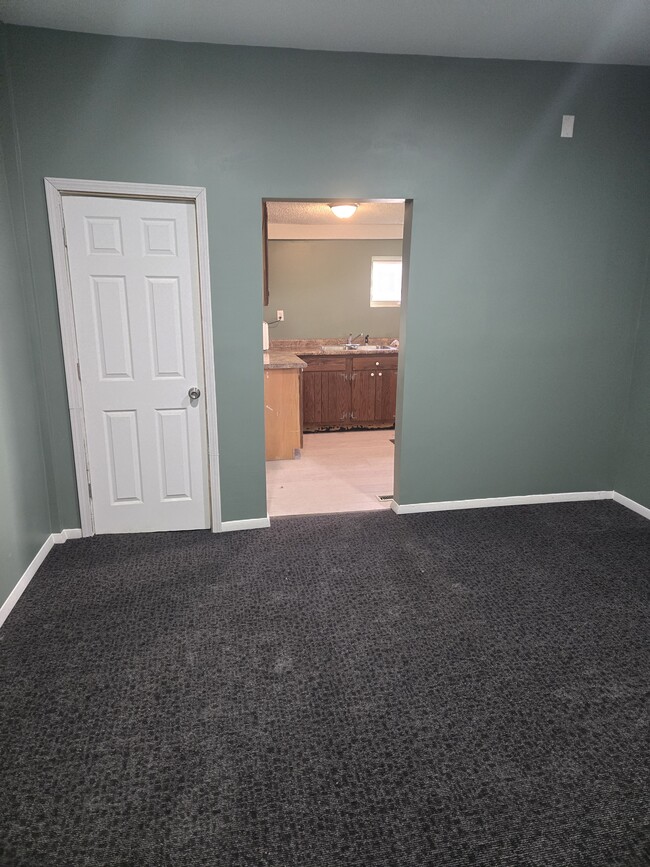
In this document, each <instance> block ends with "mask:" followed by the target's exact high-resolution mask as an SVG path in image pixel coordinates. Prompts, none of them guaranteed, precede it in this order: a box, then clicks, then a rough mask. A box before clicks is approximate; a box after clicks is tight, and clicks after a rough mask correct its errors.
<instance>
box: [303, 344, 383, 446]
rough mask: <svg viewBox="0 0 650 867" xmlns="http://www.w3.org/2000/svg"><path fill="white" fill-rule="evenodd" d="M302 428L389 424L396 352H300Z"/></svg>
mask: <svg viewBox="0 0 650 867" xmlns="http://www.w3.org/2000/svg"><path fill="white" fill-rule="evenodd" d="M301 358H302V360H303V361H305V362H306V363H307V367H306V368H305V369H304V370H303V374H302V381H303V388H302V395H303V402H302V412H303V430H305V431H316V430H331V429H337V430H345V429H350V428H359V427H361V428H364V427H368V428H377V427H392V426H393V425H394V424H395V404H396V394H397V355H396V354H395V353H392V354H391V355H386V354H382V353H377V354H371V353H367V354H364V355H352V354H350V355H341V354H337V355H317V356H314V355H303V356H301Z"/></svg>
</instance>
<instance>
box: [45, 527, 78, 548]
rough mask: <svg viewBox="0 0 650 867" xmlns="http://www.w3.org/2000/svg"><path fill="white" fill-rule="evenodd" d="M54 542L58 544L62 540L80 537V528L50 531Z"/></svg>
mask: <svg viewBox="0 0 650 867" xmlns="http://www.w3.org/2000/svg"><path fill="white" fill-rule="evenodd" d="M52 537H53V538H54V544H55V545H60V544H61V543H62V542H67V541H68V539H81V530H79V529H77V530H61V532H60V533H52Z"/></svg>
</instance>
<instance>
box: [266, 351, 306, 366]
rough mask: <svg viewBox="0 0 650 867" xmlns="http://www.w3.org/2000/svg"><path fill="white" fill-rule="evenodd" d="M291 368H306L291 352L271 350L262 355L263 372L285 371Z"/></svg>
mask: <svg viewBox="0 0 650 867" xmlns="http://www.w3.org/2000/svg"><path fill="white" fill-rule="evenodd" d="M292 367H298V368H300V367H307V362H305V361H301V360H300V359H299V358H298V356H297V355H294V353H293V352H286V351H282V350H277V349H271V350H270V351H269V352H265V353H264V370H287V369H289V368H292Z"/></svg>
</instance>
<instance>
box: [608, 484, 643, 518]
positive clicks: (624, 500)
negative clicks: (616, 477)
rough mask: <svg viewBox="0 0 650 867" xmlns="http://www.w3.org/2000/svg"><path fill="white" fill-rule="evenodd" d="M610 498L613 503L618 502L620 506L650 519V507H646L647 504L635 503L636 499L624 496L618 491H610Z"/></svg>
mask: <svg viewBox="0 0 650 867" xmlns="http://www.w3.org/2000/svg"><path fill="white" fill-rule="evenodd" d="M612 499H613V500H614V502H615V503H620V504H621V506H625V508H626V509H630V510H631V511H632V512H636V513H637V515H641V516H642V517H644V518H647V519H648V520H649V521H650V509H648V508H647V506H642V505H641V503H637V502H636V500H631V499H630V498H629V497H624V496H623V494H619V493H618V491H613V492H612Z"/></svg>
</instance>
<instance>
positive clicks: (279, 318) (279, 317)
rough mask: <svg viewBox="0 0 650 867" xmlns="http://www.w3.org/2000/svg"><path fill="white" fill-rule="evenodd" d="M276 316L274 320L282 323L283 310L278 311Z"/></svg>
mask: <svg viewBox="0 0 650 867" xmlns="http://www.w3.org/2000/svg"><path fill="white" fill-rule="evenodd" d="M277 314H278V315H277V316H276V317H275V318H276V319H277V320H278V322H284V310H278V311H277Z"/></svg>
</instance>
